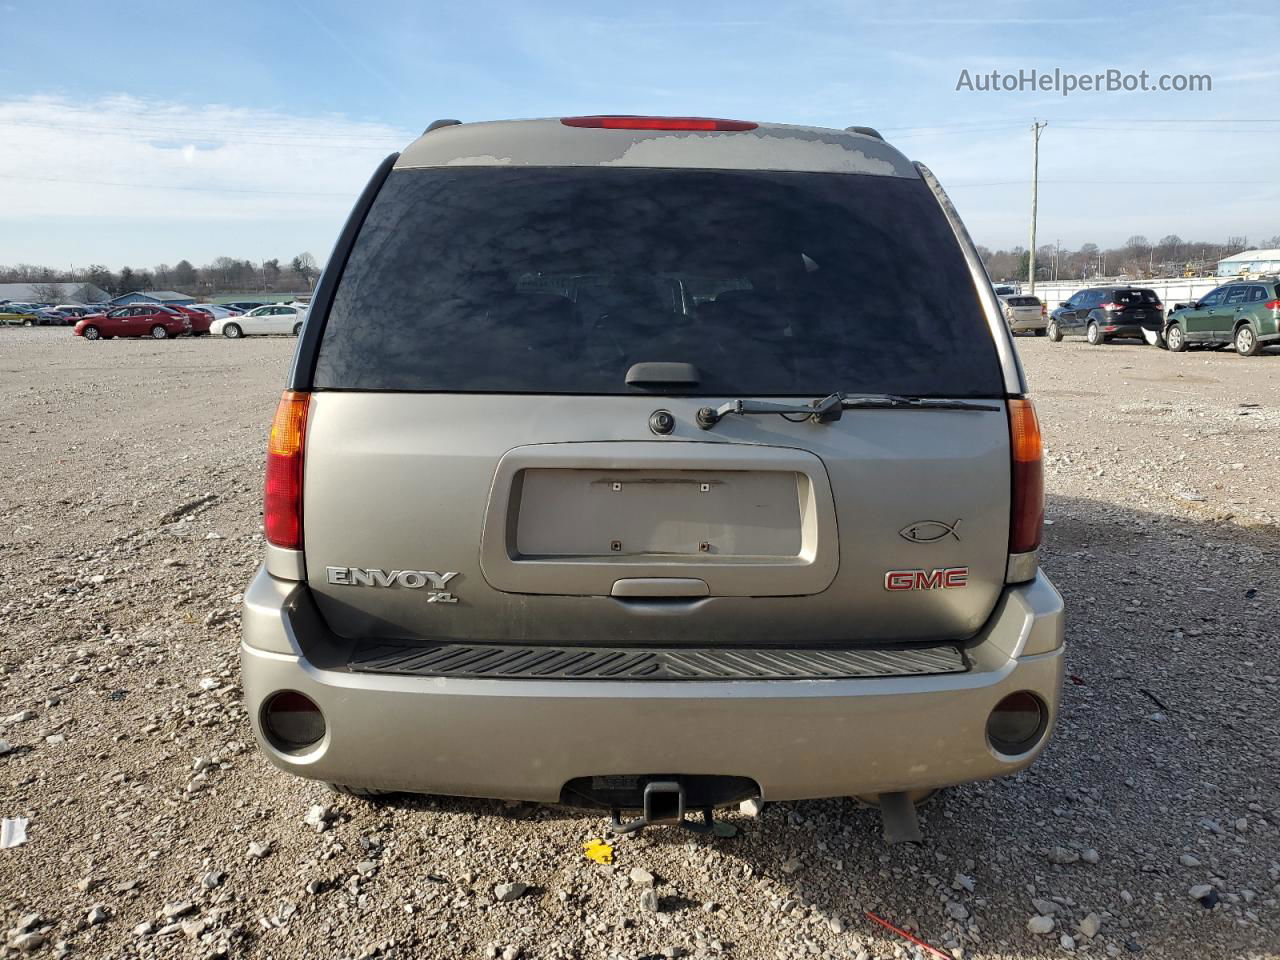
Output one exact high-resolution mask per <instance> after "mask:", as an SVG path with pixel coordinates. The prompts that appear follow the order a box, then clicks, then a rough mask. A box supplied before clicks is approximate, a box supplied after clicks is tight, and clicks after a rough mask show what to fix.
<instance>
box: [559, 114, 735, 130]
mask: <svg viewBox="0 0 1280 960" xmlns="http://www.w3.org/2000/svg"><path fill="white" fill-rule="evenodd" d="M560 122H561V123H563V124H564V125H565V126H566V127H595V128H597V129H601V130H721V131H728V132H736V133H740V132H742V131H744V130H754V129H755V128H756V127H757V126H758V124H755V123H752V122H751V121H750V120H717V119H715V118H714V117H632V116H600V117H561V118H560Z"/></svg>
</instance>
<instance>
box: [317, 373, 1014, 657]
mask: <svg viewBox="0 0 1280 960" xmlns="http://www.w3.org/2000/svg"><path fill="white" fill-rule="evenodd" d="M312 404H313V407H312V412H311V418H310V419H311V427H310V434H309V436H308V438H307V449H308V459H307V475H306V484H305V491H306V493H305V502H304V507H303V516H304V517H305V524H306V555H307V575H308V579H309V583H310V585H311V588H312V590H313V592H314V593H315V595H316V599H317V603H318V605H319V607H320V610H321V612H322V613H323V615H324V616H325V618H326V620H327V621H328V622H329V624H330V626H331V627H332V628H333V629H334V630H335V631H337V632H338V633H340V634H343V635H346V636H349V637H354V638H364V637H377V638H384V639H395V638H403V637H422V638H430V639H438V640H509V641H544V642H547V643H583V644H591V645H609V644H617V643H670V644H677V643H678V644H694V645H696V644H731V643H738V644H796V645H805V644H809V645H812V644H821V643H838V642H843V641H849V640H877V639H879V640H898V639H929V638H934V639H936V638H961V637H967V636H969V635H970V634H972V633H973V632H974V631H976V630H977V629H978V627H980V626H981V625H982V624H983V623H984V622H985V620H986V618H987V616H988V614H989V613H990V611H991V609H992V607H993V605H994V604H995V601H996V599H997V597H998V596H999V593H1000V591H1001V589H1002V588H1003V584H1004V573H1005V560H1006V549H1007V543H1008V520H1009V516H1008V515H1009V495H1008V489H1009V467H1008V424H1007V422H1006V419H1005V413H1004V411H1003V408H1002V409H1001V410H1000V411H999V412H996V413H983V412H975V413H967V412H964V413H961V412H950V411H936V412H933V411H928V412H927V411H914V410H903V411H868V412H859V411H850V412H848V413H846V414H845V416H844V417H843V418H842V420H841V421H840V422H838V423H835V424H830V425H821V426H820V425H814V424H810V423H796V424H793V423H787V422H786V421H784V420H782V419H781V418H779V417H771V418H760V417H755V418H750V419H748V418H732V419H728V420H726V422H724V423H722V424H721V425H719V426H718V427H717V428H716V430H715V431H712V432H704V431H702V430H699V429H698V427H697V426H696V425H695V424H694V422H693V421H694V416H695V414H696V411H697V408H698V407H699V406H702V405H703V401H702V400H700V399H695V398H661V399H655V398H650V397H602V398H592V399H591V400H589V401H588V400H585V399H583V398H578V397H521V398H518V400H516V399H515V398H511V397H506V396H447V395H430V394H426V395H421V394H419V395H414V394H379V393H363V394H362V393H337V392H324V393H319V394H317V395H316V396H315V397H314V398H313V400H312ZM659 404H661V405H662V406H663V407H665V408H667V409H669V410H671V412H672V413H673V414H674V415H675V418H676V422H677V426H676V429H675V432H674V433H673V434H672V435H671V436H670V437H669V438H665V439H664V440H663V441H661V444H659V443H658V441H656V440H655V438H654V436H653V434H652V433H650V431H649V428H648V419H649V414H650V413H651V412H652V410H653V409H654V407H655V406H656V405H659ZM534 438H536V440H537V441H538V443H537V446H545V447H549V448H553V449H554V448H556V447H566V448H573V447H577V446H578V445H579V444H581V443H583V442H587V441H590V442H591V444H592V445H593V446H598V445H601V444H605V445H610V446H613V447H615V448H616V450H617V456H618V458H619V463H627V464H633V463H634V460H632V459H629V458H631V457H633V456H634V454H633V453H632V451H633V450H634V449H636V448H639V449H642V450H644V451H646V454H647V451H650V450H652V449H653V448H654V447H655V446H659V445H660V446H661V447H662V448H663V449H664V451H669V452H664V453H662V454H661V455H659V454H647V455H648V456H650V457H651V458H652V460H653V462H654V463H655V473H661V474H662V475H664V476H665V475H667V473H668V470H669V466H670V464H671V463H673V462H679V463H680V464H681V467H682V469H683V471H684V472H686V473H687V474H688V477H689V479H690V480H691V481H692V482H691V483H689V484H684V485H681V489H682V490H683V491H685V492H686V495H685V497H684V499H685V500H686V501H692V502H691V503H688V502H687V503H686V504H685V505H684V506H683V507H682V509H685V510H687V511H693V510H696V509H697V502H698V501H700V500H701V499H702V498H704V497H715V496H719V494H718V493H717V494H704V493H701V492H699V490H700V487H701V483H702V482H704V481H710V480H713V479H723V478H729V479H728V480H727V482H726V483H725V486H726V487H729V488H731V487H732V486H733V485H734V482H735V481H734V480H733V479H732V471H725V470H723V469H722V466H723V464H722V461H721V458H722V457H723V456H724V455H725V454H726V453H729V454H732V455H733V456H734V457H735V462H737V463H747V462H750V461H751V460H752V459H753V458H754V457H755V455H757V454H758V455H759V458H758V460H759V462H758V465H757V466H756V467H755V469H756V470H763V469H767V468H769V467H771V466H773V465H774V464H775V463H777V462H778V461H779V460H781V461H782V462H783V463H785V464H787V466H789V465H790V462H791V458H792V457H793V456H797V455H798V456H799V457H805V458H808V457H816V458H817V460H819V461H820V463H821V469H822V470H823V472H824V473H825V478H821V476H820V475H819V476H820V479H823V480H825V482H823V483H822V484H821V486H820V488H819V489H820V495H821V496H822V497H829V498H830V500H829V501H828V502H826V503H825V504H823V505H822V506H821V508H820V510H819V511H818V512H819V513H820V514H821V515H822V516H821V519H820V520H819V522H818V525H817V529H816V530H815V531H814V533H813V534H812V536H813V544H812V550H811V551H808V552H805V553H803V554H802V553H801V552H800V551H799V550H798V548H797V547H796V545H795V541H794V539H791V538H792V537H793V535H794V534H793V532H792V531H794V522H795V517H796V514H797V513H799V512H800V511H801V509H802V507H801V499H802V496H803V493H804V491H803V490H801V489H800V486H799V485H795V486H793V487H792V491H793V494H792V500H791V511H792V512H791V513H790V514H789V515H787V516H776V515H773V514H772V513H770V516H771V518H772V520H771V522H773V523H776V524H778V525H779V526H781V527H783V528H784V530H785V531H787V536H786V537H785V538H784V537H782V536H780V535H779V534H778V533H777V531H776V530H769V531H768V533H769V536H771V537H776V543H777V545H776V547H775V548H771V549H768V550H763V549H762V548H761V547H759V546H756V547H755V549H757V550H761V553H759V554H757V555H754V556H741V555H738V554H736V553H734V554H732V555H731V556H729V557H725V556H724V555H723V554H722V553H704V552H700V551H699V550H698V549H697V541H694V540H693V538H692V537H690V538H689V539H688V540H685V541H684V542H682V543H680V542H668V543H667V544H664V545H665V546H667V547H669V548H670V549H668V550H667V551H665V552H663V553H652V552H641V553H638V554H633V553H632V552H631V551H630V546H629V539H628V538H629V536H630V535H632V534H633V533H634V532H635V531H636V530H637V528H638V518H636V517H634V516H633V517H628V516H624V515H619V517H618V518H617V526H612V527H611V526H609V524H608V518H607V514H606V515H605V516H603V517H602V516H601V514H600V513H598V512H596V511H594V510H592V509H590V508H589V505H587V504H585V503H584V505H583V510H582V511H581V512H580V513H578V514H573V513H569V512H561V511H557V514H556V517H557V519H558V521H559V524H560V525H561V526H563V527H564V528H575V527H576V528H577V529H576V530H575V531H574V532H573V533H572V534H568V533H566V535H565V536H566V542H568V543H569V544H570V545H571V546H572V547H573V548H574V549H576V550H577V551H578V553H579V554H580V555H579V556H577V557H565V556H564V555H563V554H562V555H560V556H556V557H553V558H552V559H551V560H548V559H547V558H546V557H544V556H540V555H537V554H534V555H529V554H526V553H524V552H522V550H521V549H520V546H521V544H520V539H519V533H520V527H519V525H518V524H516V525H514V527H513V526H511V525H507V524H505V523H501V522H497V523H490V522H487V521H490V519H491V518H494V519H495V520H498V519H500V518H501V517H502V515H503V512H504V511H506V510H509V506H508V505H509V499H508V497H509V494H508V492H507V489H506V488H505V487H499V488H498V492H499V495H500V498H501V499H500V500H499V501H498V502H497V503H495V502H494V501H493V493H494V491H495V477H496V475H497V473H498V465H499V463H500V462H501V461H502V460H503V458H504V456H506V455H507V454H508V452H509V451H521V450H523V451H528V449H529V444H528V441H529V440H531V439H534ZM596 463H597V461H594V460H592V461H591V464H590V467H589V468H588V469H589V472H590V473H591V474H592V475H593V476H594V474H595V472H596V471H597V470H599V469H600V468H599V467H598V466H596ZM699 463H701V464H704V465H705V467H699V466H698V464H699ZM622 469H633V467H632V466H628V467H626V468H620V469H619V470H618V471H613V472H612V473H611V474H610V475H612V476H622V475H623V474H622V473H621V470H622ZM789 472H794V471H789ZM747 476H750V473H747ZM747 484H748V486H753V484H751V483H750V481H747ZM601 496H605V494H604V493H603V492H602V493H601ZM608 496H609V497H618V498H625V497H626V496H627V493H626V488H625V487H624V491H623V492H620V493H612V492H611V490H610V492H609V493H608ZM770 506H773V504H770ZM619 509H620V511H622V509H623V508H619ZM667 517H668V514H667V512H666V511H662V512H657V511H655V512H653V513H652V514H650V515H649V524H650V526H649V529H648V532H649V535H650V536H658V535H659V534H658V533H657V531H660V530H661V529H662V528H663V526H664V525H665V524H666V523H667V522H668V521H667ZM922 521H939V522H941V523H944V524H946V525H948V526H952V525H955V524H956V522H957V521H959V525H958V526H956V527H955V531H956V534H957V535H958V537H959V539H957V538H956V537H955V536H952V535H951V534H948V533H945V532H943V528H942V527H936V528H929V529H923V530H921V531H920V532H919V534H918V536H920V537H921V538H930V537H938V539H936V540H934V541H933V542H923V543H921V542H913V541H911V540H908V539H906V538H905V537H904V536H903V535H902V533H901V531H904V530H908V529H910V528H911V527H913V525H918V524H920V523H921V522H922ZM639 529H641V530H643V529H644V528H639ZM704 529H705V534H703V536H705V538H706V539H707V540H709V541H710V542H711V543H712V545H713V546H714V548H715V549H716V550H717V551H720V550H721V549H726V548H728V549H732V544H733V541H732V540H728V541H726V540H723V539H722V537H725V536H731V537H732V536H741V534H738V533H736V532H735V531H734V530H733V529H732V528H731V527H726V526H724V525H723V524H721V525H717V524H716V523H715V522H714V521H712V520H708V521H707V523H706V526H705V528H704ZM588 535H590V536H591V537H593V538H594V539H593V540H591V541H589V542H584V540H585V538H587V537H588ZM614 539H621V540H622V546H623V548H624V550H626V551H627V552H625V553H624V552H616V553H615V552H614V551H612V550H611V549H610V541H612V540H614ZM784 539H785V540H786V542H785V543H784V542H783V540H784ZM494 554H498V555H500V556H502V557H503V558H504V559H505V563H503V564H501V565H494V564H493V562H492V559H491V558H492V555H494ZM486 562H487V563H488V567H487V569H486ZM548 564H550V566H551V567H553V568H557V567H558V568H559V569H552V570H551V571H550V573H551V574H552V576H551V578H550V579H549V580H548V579H546V577H545V576H544V573H545V572H546V571H547V566H548ZM566 566H567V567H570V568H571V569H569V570H568V571H565V570H564V567H566ZM957 566H966V567H968V569H969V577H968V585H967V586H966V587H963V588H961V589H948V590H941V589H939V590H916V591H906V592H897V591H889V590H886V589H885V572H886V571H887V570H894V569H907V570H910V569H917V568H921V569H930V570H932V569H936V568H947V567H957ZM328 567H357V568H377V569H381V570H383V571H391V570H429V571H433V572H437V573H442V572H454V573H456V574H457V576H455V577H453V578H451V579H449V580H448V583H447V586H448V589H449V592H451V593H452V595H453V596H454V597H456V599H457V602H456V603H440V602H432V600H431V595H430V593H429V592H428V591H429V585H428V586H427V587H425V588H409V587H405V586H402V585H393V586H390V587H378V586H368V585H345V584H333V583H329V582H328V575H327V568H328ZM574 567H577V569H572V568H574ZM815 567H816V568H817V569H815ZM522 568H523V569H522ZM601 568H607V569H606V570H605V571H604V572H603V575H601ZM521 577H523V578H524V579H523V580H521V579H520V578H521ZM631 578H638V579H643V578H671V579H679V580H700V581H702V582H705V583H707V584H709V585H710V587H711V588H712V589H713V590H714V593H713V594H712V595H708V596H702V597H675V598H671V599H666V600H663V599H653V598H644V597H642V598H635V599H628V598H616V597H613V596H611V595H610V594H611V593H612V587H613V584H614V583H616V582H617V581H620V580H627V579H631ZM742 584H746V585H747V587H746V589H745V590H744V589H742V588H741V586H740V585H742ZM708 592H709V593H710V590H709V591H708Z"/></svg>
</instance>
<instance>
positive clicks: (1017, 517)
mask: <svg viewBox="0 0 1280 960" xmlns="http://www.w3.org/2000/svg"><path fill="white" fill-rule="evenodd" d="M1009 448H1010V450H1011V451H1012V455H1013V507H1012V511H1011V513H1010V517H1009V552H1010V553H1030V552H1031V551H1032V550H1034V549H1036V548H1037V547H1038V546H1040V532H1041V530H1042V529H1043V527H1044V443H1043V441H1042V440H1041V438H1040V421H1039V420H1037V419H1036V408H1035V405H1034V404H1032V402H1031V401H1030V400H1026V399H1022V398H1015V399H1012V400H1010V401H1009Z"/></svg>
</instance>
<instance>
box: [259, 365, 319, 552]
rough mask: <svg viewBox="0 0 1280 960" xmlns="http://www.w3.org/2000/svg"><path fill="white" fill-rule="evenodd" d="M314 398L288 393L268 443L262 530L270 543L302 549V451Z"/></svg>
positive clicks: (290, 548) (279, 410)
mask: <svg viewBox="0 0 1280 960" xmlns="http://www.w3.org/2000/svg"><path fill="white" fill-rule="evenodd" d="M310 402H311V394H309V393H297V392H294V391H292V390H286V391H285V392H284V394H283V395H282V396H281V397H280V405H279V406H278V407H276V417H275V420H273V421H272V423H271V436H270V438H269V439H268V440H267V484H266V495H265V497H264V498H263V511H262V514H263V527H264V530H265V533H266V537H267V542H268V543H270V544H273V545H274V546H277V547H283V548H284V549H286V550H301V549H302V448H303V444H304V441H305V439H306V436H307V409H308V407H309V405H310Z"/></svg>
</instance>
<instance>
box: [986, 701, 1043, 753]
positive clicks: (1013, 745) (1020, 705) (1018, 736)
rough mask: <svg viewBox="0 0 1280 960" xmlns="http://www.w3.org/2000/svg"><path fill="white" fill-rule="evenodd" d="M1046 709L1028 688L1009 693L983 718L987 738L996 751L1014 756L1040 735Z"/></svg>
mask: <svg viewBox="0 0 1280 960" xmlns="http://www.w3.org/2000/svg"><path fill="white" fill-rule="evenodd" d="M1048 724H1049V710H1048V708H1047V707H1045V705H1044V701H1043V700H1041V699H1040V698H1039V697H1037V696H1036V695H1035V694H1034V693H1031V692H1030V691H1028V690H1020V691H1019V692H1017V693H1011V694H1009V696H1007V697H1005V698H1004V699H1003V700H1001V701H1000V702H999V703H997V704H996V705H995V709H994V710H992V711H991V716H989V717H988V718H987V740H988V742H989V743H990V744H991V748H992V749H993V750H995V751H997V752H998V753H1003V754H1006V755H1008V756H1017V755H1018V754H1021V753H1026V752H1027V751H1028V750H1031V749H1032V748H1033V747H1035V745H1036V744H1037V743H1039V742H1040V738H1041V737H1043V736H1044V732H1045V729H1046V728H1047V727H1048Z"/></svg>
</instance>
